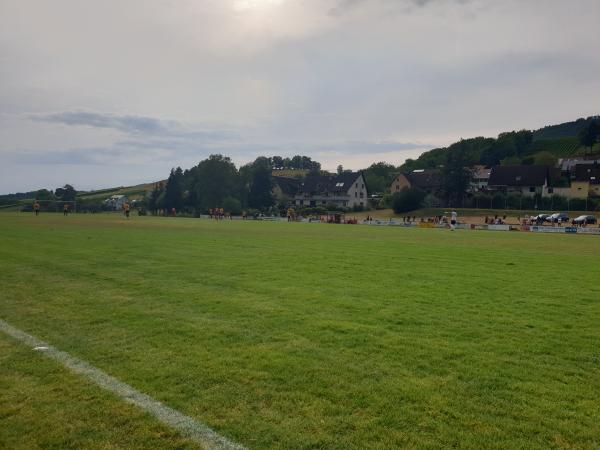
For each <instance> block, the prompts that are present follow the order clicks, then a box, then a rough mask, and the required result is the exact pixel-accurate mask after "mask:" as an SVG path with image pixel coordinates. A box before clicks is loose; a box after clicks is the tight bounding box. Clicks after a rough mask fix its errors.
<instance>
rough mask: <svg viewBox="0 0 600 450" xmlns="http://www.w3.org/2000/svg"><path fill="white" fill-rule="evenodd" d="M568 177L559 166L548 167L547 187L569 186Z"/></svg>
mask: <svg viewBox="0 0 600 450" xmlns="http://www.w3.org/2000/svg"><path fill="white" fill-rule="evenodd" d="M569 184H570V183H569V177H568V176H566V175H565V174H564V173H563V171H562V170H560V168H559V167H549V168H548V187H569Z"/></svg>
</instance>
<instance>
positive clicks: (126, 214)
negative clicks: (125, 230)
mask: <svg viewBox="0 0 600 450" xmlns="http://www.w3.org/2000/svg"><path fill="white" fill-rule="evenodd" d="M129 210H130V206H129V203H127V202H125V203H124V204H123V212H124V213H125V217H127V218H128V219H129Z"/></svg>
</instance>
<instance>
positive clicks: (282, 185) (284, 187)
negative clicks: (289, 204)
mask: <svg viewBox="0 0 600 450" xmlns="http://www.w3.org/2000/svg"><path fill="white" fill-rule="evenodd" d="M273 182H274V183H275V184H276V185H277V186H279V189H281V192H283V193H284V194H285V195H287V196H294V195H296V193H297V192H298V189H300V180H299V179H298V178H288V177H278V176H274V177H273Z"/></svg>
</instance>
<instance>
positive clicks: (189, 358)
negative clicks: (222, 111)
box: [0, 214, 600, 449]
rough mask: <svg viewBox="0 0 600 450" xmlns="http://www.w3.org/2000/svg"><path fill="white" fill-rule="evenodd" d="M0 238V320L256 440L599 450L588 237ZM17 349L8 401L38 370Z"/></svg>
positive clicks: (597, 293) (81, 232)
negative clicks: (28, 375) (0, 289)
mask: <svg viewBox="0 0 600 450" xmlns="http://www.w3.org/2000/svg"><path fill="white" fill-rule="evenodd" d="M0 235H2V236H3V245H2V246H0V263H1V265H2V267H3V270H2V271H0V283H2V286H3V292H2V294H1V296H2V301H1V302H0V317H1V318H3V319H5V320H7V321H8V322H9V323H12V324H13V325H15V326H18V327H20V328H22V329H23V330H25V331H27V332H30V333H32V334H34V335H36V336H38V337H39V338H41V339H45V340H48V341H49V342H50V343H52V344H53V345H56V346H57V347H59V348H61V349H63V350H66V351H69V352H71V353H73V354H74V355H76V356H78V357H81V358H83V359H86V360H88V361H90V362H91V363H93V364H94V365H96V366H98V367H100V368H102V369H104V370H105V371H107V372H109V373H110V374H112V375H114V376H116V377H118V378H120V379H122V380H124V381H125V382H127V383H130V384H132V385H133V386H134V387H136V388H138V389H140V390H142V391H144V392H146V393H148V394H150V395H152V396H155V397H156V398H158V399H160V400H162V401H164V402H165V403H167V404H168V405H169V406H172V407H175V408H178V409H180V410H181V411H182V412H184V413H187V414H190V415H192V416H194V417H197V418H198V419H199V420H202V421H204V422H205V423H207V424H209V425H210V426H213V427H215V428H216V429H217V430H219V431H221V432H223V433H225V434H226V435H227V436H229V437H232V438H234V439H236V440H238V441H239V442H241V443H243V444H246V445H248V446H249V447H251V448H339V449H347V448H357V449H358V448H397V447H399V446H410V447H419V448H440V447H442V446H451V445H454V446H459V447H463V448H508V447H521V448H548V447H551V446H557V447H567V446H576V447H589V448H593V447H597V446H598V445H600V438H599V436H600V425H599V424H600V407H599V406H598V405H599V398H598V397H599V395H598V392H600V377H599V375H600V370H599V368H598V367H599V360H598V351H597V343H598V340H599V339H600V329H599V328H598V326H597V324H598V321H599V319H600V302H599V301H598V299H599V298H600V287H598V283H597V280H598V279H599V277H600V267H599V266H598V263H597V255H598V252H599V250H600V239H598V238H597V237H595V236H589V237H587V236H566V235H558V236H557V235H536V234H525V233H523V234H521V233H490V232H456V233H451V232H449V231H441V230H419V229H414V230H412V229H411V230H409V229H387V228H370V227H352V226H332V225H310V224H280V223H252V222H246V223H242V222H222V223H214V222H209V221H199V220H191V219H161V218H138V217H135V218H134V219H133V220H131V221H129V222H126V221H125V220H124V219H122V218H120V217H116V216H108V215H107V216H86V217H76V216H72V217H69V218H67V219H64V218H63V217H62V216H54V215H42V216H40V217H39V218H38V219H37V220H36V219H35V218H34V217H31V216H29V215H27V216H24V215H21V216H17V215H8V214H6V215H1V216H0ZM12 351H15V352H20V356H16V358H18V359H19V360H20V361H21V362H20V363H19V364H16V365H14V364H13V365H5V364H1V365H0V376H1V377H2V379H6V378H10V379H13V380H14V381H13V382H12V383H8V385H7V388H8V389H7V390H3V391H4V392H2V394H1V395H4V396H7V397H9V398H10V397H11V396H14V395H15V392H18V391H19V390H23V389H26V388H27V387H26V386H27V385H26V384H25V383H26V380H25V381H23V382H21V378H23V377H24V375H23V373H27V371H31V370H33V367H37V365H38V364H39V361H38V359H37V358H39V357H38V356H37V355H35V354H32V353H29V354H28V355H27V354H26V352H23V351H22V350H19V349H16V350H12ZM51 366H52V365H51V364H50V363H47V364H45V365H44V366H42V368H41V369H36V370H39V373H40V376H43V377H44V378H45V377H48V376H50V375H47V374H46V372H48V371H50V372H52V371H53V372H56V368H53V367H51ZM67 382H68V383H72V384H73V386H74V387H73V389H74V390H75V391H74V395H73V397H74V398H73V404H72V405H71V408H72V409H73V413H74V414H76V413H77V412H79V411H84V409H85V408H86V402H85V401H84V400H86V399H85V397H84V399H82V398H81V395H79V394H77V389H84V384H85V383H84V382H77V380H76V379H74V378H71V379H69V380H68V381H67ZM87 389H89V388H87ZM39 395H40V396H41V397H42V399H43V400H44V401H45V402H46V403H48V404H52V403H53V402H54V401H58V399H56V400H55V396H53V395H54V393H53V392H47V389H46V390H45V389H40V394H39ZM94 395H97V396H100V394H99V393H94ZM104 407H105V406H103V405H100V406H99V408H101V409H102V408H104ZM112 407H113V406H111V405H107V406H106V408H107V409H108V411H110V408H112ZM3 411H4V410H3ZM4 414H7V413H6V412H5V413H4ZM40 414H42V413H41V412H38V411H37V410H36V409H35V408H34V407H33V406H30V405H25V406H24V408H23V409H22V410H21V413H20V414H16V413H11V412H9V413H8V414H7V415H8V419H9V420H11V423H12V424H13V426H14V427H20V428H21V429H22V430H24V432H25V433H26V435H27V432H26V430H29V435H31V434H32V433H34V432H35V429H33V430H30V429H29V425H30V423H31V422H32V421H34V422H36V423H37V419H36V418H37V417H38V415H40ZM23 415H25V417H23ZM28 416H31V417H28ZM40 418H41V416H40ZM4 420H6V419H4ZM40 420H41V419H40ZM44 420H45V421H47V422H48V423H51V424H52V430H53V433H55V434H57V435H60V434H64V435H66V434H69V433H72V432H75V433H77V432H78V430H79V428H78V426H77V424H74V425H72V426H71V425H70V424H68V423H67V424H65V423H64V422H63V421H62V420H60V418H57V419H56V420H55V419H53V418H52V417H46V418H45V419H44ZM28 421H29V422H28ZM53 421H54V422H53ZM122 423H123V424H124V426H127V427H129V429H130V430H132V431H131V432H138V430H137V427H136V425H135V423H134V424H132V423H130V422H127V421H123V422H122ZM102 426H103V425H101V424H97V423H96V422H92V423H91V424H90V429H89V430H88V433H92V434H94V435H95V434H97V433H101V429H102ZM99 430H100V431H99ZM42 432H43V431H42ZM2 434H4V433H2ZM9 439H10V438H9ZM9 442H10V441H9ZM0 443H1V441H0ZM164 447H166V448H168V447H175V443H174V442H171V441H169V440H166V441H165V443H164Z"/></svg>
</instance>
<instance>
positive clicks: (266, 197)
mask: <svg viewBox="0 0 600 450" xmlns="http://www.w3.org/2000/svg"><path fill="white" fill-rule="evenodd" d="M240 174H241V176H242V179H243V180H244V185H245V188H246V190H247V193H246V199H247V204H248V206H249V207H250V208H255V209H260V210H265V209H268V208H270V207H271V206H273V205H274V204H275V197H274V196H273V176H272V171H271V165H270V163H269V160H268V159H267V158H265V157H259V158H256V160H254V162H253V163H251V164H247V165H246V166H244V167H242V168H240Z"/></svg>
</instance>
